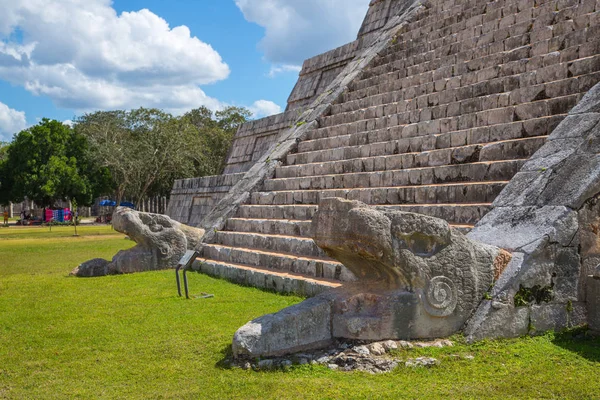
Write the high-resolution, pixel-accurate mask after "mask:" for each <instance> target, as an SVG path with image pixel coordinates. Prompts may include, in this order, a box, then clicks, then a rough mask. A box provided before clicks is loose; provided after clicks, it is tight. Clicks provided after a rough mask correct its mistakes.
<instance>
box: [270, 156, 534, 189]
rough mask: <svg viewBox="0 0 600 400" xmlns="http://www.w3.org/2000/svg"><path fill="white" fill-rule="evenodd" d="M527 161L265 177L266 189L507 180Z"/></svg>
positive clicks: (362, 186) (346, 187)
mask: <svg viewBox="0 0 600 400" xmlns="http://www.w3.org/2000/svg"><path fill="white" fill-rule="evenodd" d="M524 163H525V159H521V160H507V161H493V162H474V163H469V164H456V165H445V166H439V167H426V168H409V169H397V170H385V171H372V172H356V173H353V172H350V171H347V172H346V173H341V174H328V175H311V176H305V177H298V178H292V177H285V178H277V179H268V180H266V181H265V183H264V190H265V191H269V192H271V191H279V190H305V189H353V188H367V187H371V188H373V187H381V186H386V187H389V186H410V185H426V184H436V183H450V182H473V181H508V180H510V179H511V178H512V177H513V176H514V175H515V174H516V173H517V172H518V171H519V170H520V169H521V167H522V166H523V164H524ZM356 164H358V167H359V168H361V165H360V163H350V165H351V166H352V165H356ZM305 165H307V164H305ZM309 165H310V164H309ZM362 168H364V167H362ZM313 170H314V169H313ZM300 171H301V170H300Z"/></svg>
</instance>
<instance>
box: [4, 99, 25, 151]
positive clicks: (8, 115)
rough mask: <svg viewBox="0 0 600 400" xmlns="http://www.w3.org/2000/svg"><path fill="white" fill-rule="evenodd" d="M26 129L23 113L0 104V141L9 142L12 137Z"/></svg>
mask: <svg viewBox="0 0 600 400" xmlns="http://www.w3.org/2000/svg"><path fill="white" fill-rule="evenodd" d="M26 127H27V121H26V119H25V113H24V112H23V111H17V110H13V109H12V108H9V107H8V106H7V105H6V104H4V103H0V141H2V142H10V141H11V140H12V136H13V134H15V133H18V132H20V131H22V130H23V129H25V128H26Z"/></svg>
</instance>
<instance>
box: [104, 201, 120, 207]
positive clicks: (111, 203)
mask: <svg viewBox="0 0 600 400" xmlns="http://www.w3.org/2000/svg"><path fill="white" fill-rule="evenodd" d="M100 205H101V206H103V207H114V206H116V205H117V202H116V201H114V200H102V201H101V202H100Z"/></svg>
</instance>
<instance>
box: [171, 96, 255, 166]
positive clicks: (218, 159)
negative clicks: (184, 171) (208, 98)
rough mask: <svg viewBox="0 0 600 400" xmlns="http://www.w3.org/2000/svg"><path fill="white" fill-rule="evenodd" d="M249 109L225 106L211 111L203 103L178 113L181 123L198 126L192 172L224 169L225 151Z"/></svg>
mask: <svg viewBox="0 0 600 400" xmlns="http://www.w3.org/2000/svg"><path fill="white" fill-rule="evenodd" d="M250 115H251V112H250V111H249V110H247V109H245V108H241V107H227V108H225V109H223V110H222V111H217V112H216V113H215V115H214V117H213V113H212V111H210V110H209V109H207V108H206V107H200V108H197V109H194V110H192V111H190V112H188V113H186V114H184V115H183V117H181V119H182V121H183V122H184V123H188V124H191V125H193V126H194V127H195V129H196V130H197V135H198V137H199V139H200V149H199V151H198V152H196V153H195V154H194V155H193V157H194V159H195V165H196V171H195V174H194V176H196V177H201V176H210V175H219V174H221V173H222V172H223V168H224V167H225V162H226V158H227V153H228V151H229V148H230V147H231V143H232V141H233V137H234V136H235V134H236V132H237V130H238V129H239V127H240V126H241V125H242V124H243V123H244V122H246V121H248V118H250Z"/></svg>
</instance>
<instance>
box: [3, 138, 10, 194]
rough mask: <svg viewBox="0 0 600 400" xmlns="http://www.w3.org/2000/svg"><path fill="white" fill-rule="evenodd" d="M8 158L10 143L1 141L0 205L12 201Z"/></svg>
mask: <svg viewBox="0 0 600 400" xmlns="http://www.w3.org/2000/svg"><path fill="white" fill-rule="evenodd" d="M7 159H8V143H5V142H0V205H8V203H10V201H11V199H10V187H9V185H8V177H7V175H6V174H7V169H6V160H7Z"/></svg>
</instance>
